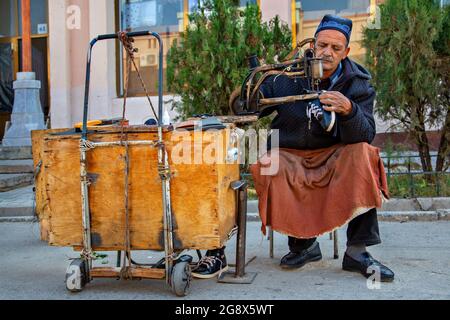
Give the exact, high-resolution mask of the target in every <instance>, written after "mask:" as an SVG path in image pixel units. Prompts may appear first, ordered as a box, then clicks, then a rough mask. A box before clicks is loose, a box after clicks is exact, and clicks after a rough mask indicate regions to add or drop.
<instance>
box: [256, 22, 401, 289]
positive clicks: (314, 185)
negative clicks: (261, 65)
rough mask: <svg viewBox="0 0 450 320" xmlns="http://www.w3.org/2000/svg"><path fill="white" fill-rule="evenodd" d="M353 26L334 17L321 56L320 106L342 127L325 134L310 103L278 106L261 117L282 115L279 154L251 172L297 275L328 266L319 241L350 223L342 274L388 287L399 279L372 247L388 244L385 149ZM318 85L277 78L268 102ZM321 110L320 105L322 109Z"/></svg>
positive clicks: (322, 32) (268, 84)
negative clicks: (285, 239)
mask: <svg viewBox="0 0 450 320" xmlns="http://www.w3.org/2000/svg"><path fill="white" fill-rule="evenodd" d="M351 31H352V21H351V20H349V19H345V18H341V17H338V16H335V15H326V16H325V17H324V18H323V20H322V22H321V23H320V25H319V27H318V29H317V32H316V43H315V50H316V54H317V56H318V57H319V58H322V59H323V69H324V76H323V78H322V79H321V82H320V87H319V89H320V90H322V94H321V95H320V104H322V105H323V108H324V109H325V110H326V111H330V112H335V114H336V124H335V125H334V128H333V129H332V130H325V129H324V128H323V125H321V124H320V121H319V120H318V119H316V118H314V116H313V115H312V114H311V112H307V111H308V110H309V109H310V107H311V104H310V103H309V104H308V102H305V101H300V102H295V103H291V104H285V105H280V106H275V107H273V108H270V109H268V110H264V112H263V113H262V114H261V116H267V115H269V114H271V113H273V112H277V115H276V117H275V118H274V120H273V122H272V125H271V128H272V129H273V130H278V134H279V148H274V149H272V150H270V151H269V153H268V154H267V155H266V156H265V157H264V159H261V160H260V162H258V164H256V165H253V166H252V168H251V171H252V174H253V177H254V180H255V187H256V191H257V193H258V196H259V199H260V202H259V209H260V215H261V219H262V222H263V231H264V232H265V226H266V225H270V226H271V227H272V228H273V229H274V230H275V231H278V232H281V233H283V234H286V235H288V236H289V249H290V252H289V253H288V254H287V255H286V256H284V257H283V258H282V260H281V267H282V268H284V269H295V268H300V267H302V266H304V265H305V264H306V263H309V262H312V261H318V260H321V259H322V254H321V250H320V246H319V243H318V242H317V237H318V236H320V235H322V234H325V233H328V232H331V231H333V230H335V229H336V228H339V227H340V226H342V225H344V224H346V223H348V222H349V225H348V230H347V240H348V241H347V251H346V253H345V256H344V260H343V264H342V267H343V269H344V270H346V271H352V272H360V273H361V274H363V275H364V276H365V277H370V276H371V275H372V274H373V273H374V272H377V274H378V275H379V279H380V280H381V281H386V282H388V281H393V280H394V273H393V272H392V271H391V270H390V269H389V268H388V267H386V266H384V265H383V264H381V263H380V262H379V261H377V260H375V259H374V258H373V257H372V256H371V255H370V254H369V253H368V252H367V250H366V247H368V246H373V245H377V244H379V243H381V240H380V234H379V228H378V221H377V211H376V208H379V207H381V204H382V200H383V197H386V198H387V197H388V190H387V185H386V177H385V172H384V167H383V163H382V162H381V160H380V157H379V150H378V149H377V148H375V147H372V146H371V145H370V143H371V142H372V141H373V139H374V137H375V134H376V129H375V121H374V117H373V106H374V100H375V90H374V88H373V87H372V86H371V85H370V83H369V80H370V79H371V76H370V74H369V72H367V71H366V70H365V69H364V68H363V67H362V66H360V65H359V64H357V63H355V62H354V61H352V60H350V59H349V58H348V57H347V56H348V54H349V51H350V47H349V42H350V36H351ZM309 86H310V84H309V83H308V81H306V80H305V79H300V78H299V79H292V78H289V77H287V76H278V77H277V78H276V79H273V78H269V79H268V80H267V81H265V83H264V84H263V86H262V89H261V93H262V95H263V96H264V97H265V98H274V97H283V96H292V95H298V94H300V92H302V91H303V90H304V89H309V90H310V89H311V88H309ZM317 104H319V102H317ZM274 157H277V161H279V170H278V172H277V173H276V174H274V175H263V174H261V169H263V168H264V166H266V165H267V163H269V162H270V161H273V160H274Z"/></svg>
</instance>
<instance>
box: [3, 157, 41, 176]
mask: <svg viewBox="0 0 450 320" xmlns="http://www.w3.org/2000/svg"><path fill="white" fill-rule="evenodd" d="M5 173H33V160H31V159H29V160H0V174H5Z"/></svg>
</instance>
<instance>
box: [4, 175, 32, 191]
mask: <svg viewBox="0 0 450 320" xmlns="http://www.w3.org/2000/svg"><path fill="white" fill-rule="evenodd" d="M33 183H34V175H33V174H31V173H26V174H0V192H6V191H10V190H14V189H17V188H20V187H25V186H29V185H32V184H33Z"/></svg>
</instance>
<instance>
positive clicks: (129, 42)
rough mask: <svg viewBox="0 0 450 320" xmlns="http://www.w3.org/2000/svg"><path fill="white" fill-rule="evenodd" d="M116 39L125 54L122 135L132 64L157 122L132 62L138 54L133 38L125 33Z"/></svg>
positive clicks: (149, 100)
mask: <svg viewBox="0 0 450 320" xmlns="http://www.w3.org/2000/svg"><path fill="white" fill-rule="evenodd" d="M117 35H118V38H119V41H120V42H121V43H122V44H123V47H124V49H125V51H126V53H127V68H126V69H127V70H126V73H127V76H126V79H125V84H124V87H125V88H124V98H123V113H122V135H123V127H124V120H125V112H126V104H127V96H128V87H129V78H130V72H131V64H133V67H134V69H135V70H136V73H137V75H138V78H139V81H140V83H141V87H142V89H143V90H144V92H145V96H146V97H147V100H148V102H149V104H150V107H151V108H152V111H153V115H154V116H155V119H156V121H158V122H159V119H158V116H157V113H156V111H155V108H154V107H153V104H152V101H151V99H150V95H149V93H148V90H147V87H146V86H145V83H144V80H143V79H142V76H141V73H140V72H139V69H138V67H137V66H136V62H135V60H134V58H135V57H134V54H135V53H136V52H138V49H137V48H134V46H133V42H134V39H133V38H129V37H128V36H127V34H126V32H123V31H121V32H119V33H118V34H117Z"/></svg>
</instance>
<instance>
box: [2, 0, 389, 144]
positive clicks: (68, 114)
mask: <svg viewBox="0 0 450 320" xmlns="http://www.w3.org/2000/svg"><path fill="white" fill-rule="evenodd" d="M247 2H249V3H254V4H258V5H259V6H260V9H261V12H262V17H263V20H264V21H268V20H270V19H271V18H273V17H274V16H275V15H278V16H279V17H280V18H281V20H282V21H284V22H285V23H287V24H288V25H289V26H290V27H291V29H292V31H293V44H294V43H295V42H296V41H297V40H301V39H303V38H306V37H310V36H313V35H314V31H315V29H316V27H317V25H318V24H319V22H320V19H321V18H322V16H323V15H324V14H327V13H334V14H339V15H341V16H345V17H348V18H350V19H352V20H353V22H354V32H353V35H352V39H351V44H350V45H351V47H352V50H351V58H353V59H355V60H356V61H358V62H360V63H362V64H364V54H365V52H364V49H363V48H362V47H361V38H362V32H361V31H362V27H364V26H367V24H368V23H371V21H374V19H375V18H376V5H377V4H379V3H380V2H382V1H380V0H323V1H317V0H302V1H298V0H297V1H295V0H241V5H243V6H245V4H246V3H247ZM31 3H32V10H31V12H32V18H31V20H32V33H33V36H32V37H33V70H34V71H36V73H37V78H38V80H41V82H42V87H43V89H42V92H41V102H42V105H43V108H44V113H45V115H46V116H48V117H49V118H50V123H51V127H52V128H66V127H72V126H73V125H74V124H75V123H78V122H80V121H81V120H82V113H83V100H84V89H85V88H84V87H85V71H86V55H87V50H88V45H89V42H90V40H91V39H93V38H94V37H96V36H98V35H100V34H109V33H116V32H117V31H119V30H133V31H139V30H151V31H156V32H158V33H160V34H161V35H162V38H163V41H164V55H166V54H167V52H168V49H169V48H170V46H171V45H172V44H173V42H174V41H175V40H176V39H177V38H179V36H180V32H182V31H183V30H184V29H185V28H186V26H187V24H188V18H187V16H188V13H189V12H190V11H192V10H194V8H195V7H196V5H197V0H51V1H48V0H32V1H31ZM18 12H20V1H18V0H3V1H1V2H0V15H1V17H0V64H1V68H0V70H1V71H0V127H1V128H3V127H4V122H5V121H6V120H7V119H8V115H9V113H10V112H11V106H12V81H13V80H14V77H15V74H16V72H18V71H19V69H20V64H21V61H20V41H21V36H20V35H21V29H20V28H21V26H20V19H19V15H18ZM135 46H136V47H138V48H139V52H138V53H137V54H136V64H137V67H138V68H139V70H140V73H141V74H142V76H143V78H144V81H145V84H146V87H147V89H148V91H149V92H150V95H151V96H152V97H151V99H152V102H153V104H154V105H155V106H156V105H157V97H156V93H157V85H158V83H157V68H158V66H157V62H158V46H157V43H156V41H155V40H154V39H151V38H142V39H137V40H136V42H135ZM92 61H93V63H92V72H91V91H90V109H89V118H90V119H104V118H112V117H119V116H121V115H122V105H123V89H122V88H123V83H124V81H125V80H124V78H125V76H126V70H125V69H126V68H125V65H126V62H125V61H126V57H125V54H124V52H123V49H122V48H121V47H120V46H119V44H118V43H116V42H114V41H101V42H99V43H98V44H97V45H96V46H95V48H94V52H93V56H92ZM165 66H166V65H165V64H164V69H165ZM164 87H165V88H166V86H164ZM129 88H130V89H129V98H128V100H127V114H126V117H127V119H129V120H130V123H131V124H142V123H144V122H145V121H146V120H147V119H149V118H151V117H152V112H151V108H150V107H149V105H148V102H147V99H146V98H145V97H144V96H143V90H142V88H141V84H140V81H139V78H138V77H137V74H136V72H131V74H130V78H129ZM173 99H177V97H176V96H174V95H172V94H171V93H170V92H167V90H166V89H165V95H164V102H165V103H164V105H165V107H166V108H167V109H168V110H169V113H170V114H171V116H172V117H173V116H175V114H174V113H173V111H171V110H170V107H171V102H172V101H173ZM385 129H386V126H383V125H382V124H381V123H380V126H379V131H383V130H385ZM0 133H1V136H3V133H2V132H0Z"/></svg>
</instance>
